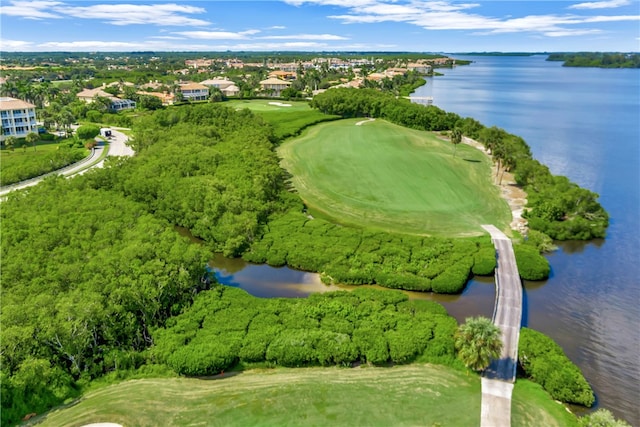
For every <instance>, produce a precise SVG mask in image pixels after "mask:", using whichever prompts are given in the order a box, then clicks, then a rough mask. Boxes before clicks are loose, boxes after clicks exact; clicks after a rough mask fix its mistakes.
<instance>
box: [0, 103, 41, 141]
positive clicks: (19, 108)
mask: <svg viewBox="0 0 640 427" xmlns="http://www.w3.org/2000/svg"><path fill="white" fill-rule="evenodd" d="M0 117H1V118H2V135H1V136H0V141H4V139H5V138H6V137H8V136H15V137H16V138H24V137H25V136H27V134H29V133H30V132H35V133H38V125H37V123H36V106H35V105H33V104H30V103H28V102H25V101H23V100H21V99H15V98H9V97H1V98H0Z"/></svg>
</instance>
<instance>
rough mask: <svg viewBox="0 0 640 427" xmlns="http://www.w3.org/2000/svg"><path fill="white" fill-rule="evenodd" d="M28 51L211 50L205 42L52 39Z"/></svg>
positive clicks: (31, 47)
mask: <svg viewBox="0 0 640 427" xmlns="http://www.w3.org/2000/svg"><path fill="white" fill-rule="evenodd" d="M29 50H30V51H44V52H46V51H55V50H63V51H70V52H87V51H91V52H94V51H95V52H120V51H134V50H158V51H191V50H193V51H196V50H204V51H206V50H212V47H211V46H209V45H205V44H188V43H187V44H174V43H170V42H166V41H162V40H149V41H141V42H123V41H104V40H76V41H69V42H67V41H52V42H46V43H41V44H38V45H32V46H30V49H29Z"/></svg>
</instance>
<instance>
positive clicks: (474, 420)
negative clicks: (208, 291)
mask: <svg viewBox="0 0 640 427" xmlns="http://www.w3.org/2000/svg"><path fill="white" fill-rule="evenodd" d="M226 375H229V376H228V377H227V378H222V379H215V380H214V379H211V380H199V379H187V378H165V379H143V380H131V381H126V382H123V383H120V384H116V385H112V386H108V387H105V388H102V389H98V390H96V391H93V392H90V393H88V394H86V395H85V396H83V397H82V398H81V399H80V400H79V401H78V402H76V403H74V404H71V405H69V406H68V407H64V408H62V409H57V410H53V411H51V412H50V413H48V414H45V415H44V416H43V417H41V419H40V420H36V421H42V423H41V424H38V425H41V426H56V427H61V426H82V425H84V424H89V423H97V422H114V423H119V424H121V425H123V426H127V427H129V426H242V427H247V426H279V427H280V426H371V427H373V426H384V427H387V426H477V425H479V424H480V403H481V402H480V379H479V377H478V376H477V375H466V374H465V373H463V372H459V371H455V370H452V369H449V368H446V367H442V366H433V365H419V364H414V365H404V366H395V367H391V368H366V367H361V368H353V369H345V368H298V369H276V370H261V371H248V372H244V373H240V374H238V375H235V376H231V375H230V374H226ZM523 397H524V398H526V396H523ZM551 403H552V404H554V405H555V403H553V402H551ZM530 406H531V407H527V406H525V407H523V408H521V409H519V410H518V411H519V412H521V415H518V416H517V417H515V418H514V424H513V425H514V426H516V425H517V426H540V425H545V426H549V427H553V426H563V425H565V424H562V419H560V420H558V419H557V418H556V417H554V415H553V414H549V413H547V412H546V411H545V410H544V408H543V409H541V408H538V407H534V406H532V405H530ZM521 420H522V421H523V422H524V423H522V422H521ZM527 420H531V421H527ZM540 420H544V424H540V423H539V421H540Z"/></svg>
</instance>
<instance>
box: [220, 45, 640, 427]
mask: <svg viewBox="0 0 640 427" xmlns="http://www.w3.org/2000/svg"><path fill="white" fill-rule="evenodd" d="M460 58H461V59H471V60H472V61H474V62H473V63H472V64H471V65H468V66H460V67H456V68H454V69H451V70H442V71H443V72H444V73H445V75H444V76H438V77H433V78H429V79H428V82H427V84H426V85H425V86H422V87H420V88H419V89H418V90H417V91H416V93H415V94H414V95H415V96H417V97H427V96H431V97H433V99H434V104H435V105H437V106H438V107H440V108H442V109H444V110H447V111H452V112H455V113H458V114H460V115H461V116H469V117H473V118H475V119H477V120H479V121H480V122H482V123H483V124H485V125H487V126H493V125H496V126H498V127H501V128H503V129H505V130H507V131H508V132H510V133H513V134H516V135H519V136H521V137H523V138H524V139H525V140H526V141H527V143H528V144H529V145H530V146H531V149H532V152H533V154H534V156H535V157H536V158H537V159H538V160H540V161H541V162H543V163H544V164H546V165H547V166H549V168H550V169H551V171H552V172H553V173H556V174H561V175H566V176H568V177H569V178H570V179H571V180H573V181H574V182H576V183H578V184H579V185H581V186H583V187H586V188H588V189H590V190H592V191H595V192H597V193H599V194H600V202H601V203H602V204H603V205H604V207H605V208H606V209H607V211H608V212H609V215H610V217H611V219H610V226H609V229H608V234H607V237H606V239H603V240H597V241H593V242H588V243H584V242H565V243H562V244H560V245H559V246H560V249H559V250H558V251H556V252H554V253H552V254H550V255H549V256H548V258H549V261H550V263H551V267H552V272H551V277H550V278H549V279H548V280H547V281H544V282H526V283H525V284H524V288H525V289H524V302H525V307H524V315H523V316H524V319H523V323H524V324H525V325H526V326H529V327H531V328H534V329H537V330H539V331H542V332H544V333H545V334H547V335H549V336H551V337H552V338H553V339H554V340H556V341H557V342H558V343H559V344H560V345H561V346H562V348H563V349H564V350H565V352H566V353H567V354H568V356H569V357H570V358H571V359H572V360H573V361H574V362H575V363H577V364H578V366H580V368H581V369H582V370H583V372H584V374H585V376H586V377H587V380H588V381H589V382H590V383H591V385H592V386H593V387H594V389H595V391H596V394H597V398H598V402H597V404H598V405H601V406H604V407H606V408H608V409H610V410H612V411H613V412H614V413H615V414H616V415H617V416H619V417H623V418H625V419H626V420H627V421H629V422H630V423H632V424H633V425H639V426H640V413H639V410H638V402H639V401H640V363H639V355H640V333H639V332H638V329H639V328H640V309H639V307H640V279H639V278H640V226H639V224H640V70H605V69H593V68H566V67H562V66H561V63H559V62H547V61H545V59H546V56H531V57H482V56H478V57H468V56H460ZM212 265H213V266H215V267H216V268H218V273H217V276H218V278H219V279H220V281H221V282H222V283H225V284H227V285H231V286H238V287H242V288H243V289H246V290H247V291H249V292H251V293H252V294H254V295H257V296H263V297H270V296H287V297H304V296H306V295H308V294H309V293H311V292H322V291H326V290H333V289H338V288H337V287H327V286H325V285H323V284H322V283H320V281H319V278H318V275H315V274H310V273H304V272H299V271H295V270H291V269H288V268H280V269H274V268H271V267H268V266H256V265H251V264H246V263H244V262H243V261H241V260H226V259H224V258H217V259H215V260H214V261H213V262H212ZM341 288H342V287H341ZM346 288H348V287H346ZM410 296H411V297H412V298H425V299H431V300H435V301H438V302H440V303H442V304H443V305H444V306H445V307H446V308H447V310H448V311H449V313H450V314H451V315H453V316H455V317H456V318H457V319H458V320H459V321H464V319H465V317H468V316H475V315H484V316H487V317H491V315H492V313H493V303H494V285H493V280H492V279H491V278H489V279H486V278H476V279H474V280H472V281H470V283H469V284H468V286H467V288H466V289H465V291H464V292H463V294H462V295H456V296H442V295H434V294H421V293H410Z"/></svg>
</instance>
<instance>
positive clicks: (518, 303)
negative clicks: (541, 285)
mask: <svg viewBox="0 0 640 427" xmlns="http://www.w3.org/2000/svg"><path fill="white" fill-rule="evenodd" d="M482 228H484V229H485V230H486V231H488V232H489V234H490V235H491V240H492V241H493V244H494V245H495V247H496V257H497V260H498V265H497V266H496V274H495V277H496V279H495V280H496V302H495V306H494V310H493V323H494V324H495V325H496V326H498V327H499V328H500V330H501V331H502V336H501V338H502V344H503V345H502V353H501V354H500V359H494V360H493V361H492V362H491V365H489V367H488V368H487V369H486V370H485V371H484V373H483V374H482V407H481V415H480V426H481V427H509V426H511V394H512V391H513V383H514V381H515V379H516V367H517V365H518V339H519V337H520V325H521V323H522V281H521V280H520V274H519V273H518V267H517V265H516V257H515V254H514V252H513V246H512V244H511V240H510V239H509V238H508V237H507V236H505V234H504V233H503V232H501V231H500V230H498V229H497V228H496V227H494V226H493V225H483V226H482Z"/></svg>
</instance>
